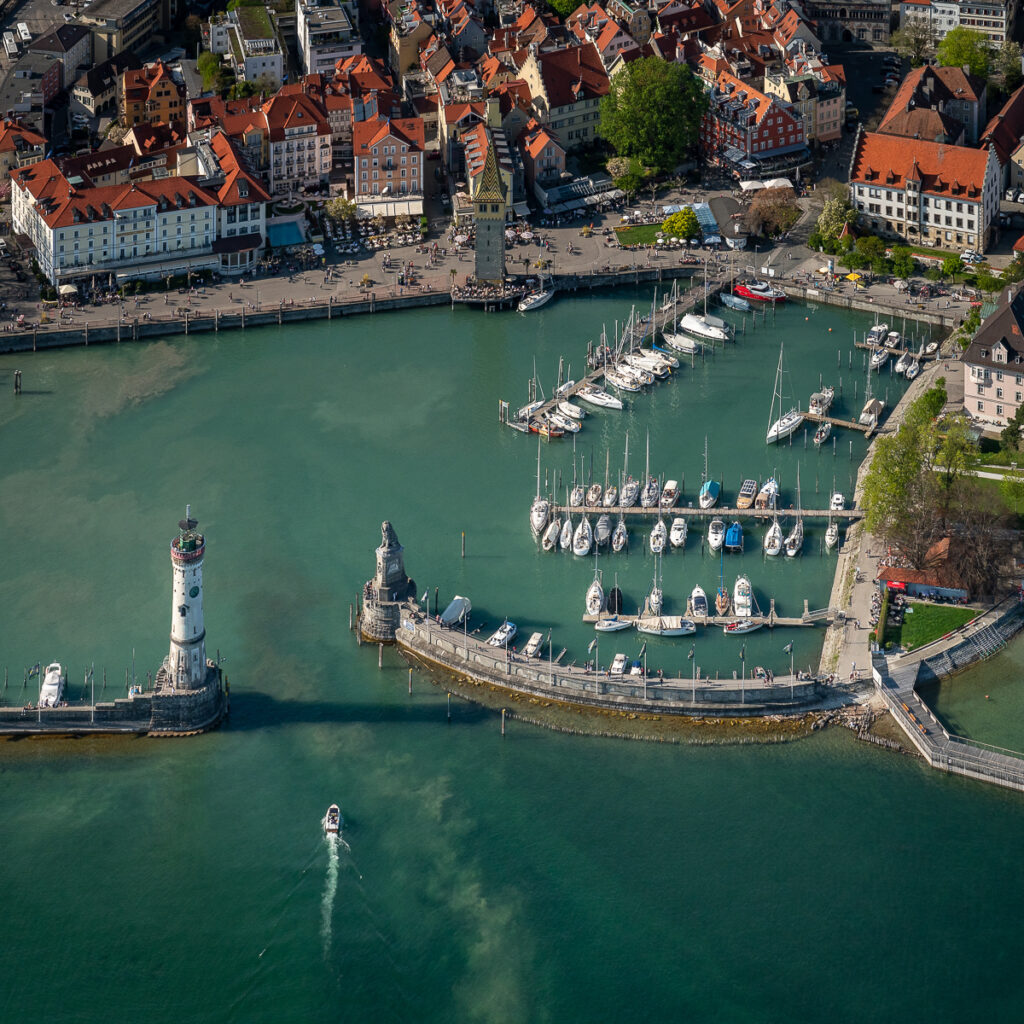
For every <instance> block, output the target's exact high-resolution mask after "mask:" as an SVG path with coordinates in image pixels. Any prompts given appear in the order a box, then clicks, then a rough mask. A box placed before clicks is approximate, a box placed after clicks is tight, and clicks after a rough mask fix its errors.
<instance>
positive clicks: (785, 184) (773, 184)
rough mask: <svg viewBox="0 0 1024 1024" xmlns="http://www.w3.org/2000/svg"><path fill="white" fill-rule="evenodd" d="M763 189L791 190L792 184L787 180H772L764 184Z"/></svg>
mask: <svg viewBox="0 0 1024 1024" xmlns="http://www.w3.org/2000/svg"><path fill="white" fill-rule="evenodd" d="M764 187H765V188H792V187H793V182H791V181H790V180H789V178H772V180H771V181H766V182H765V183H764Z"/></svg>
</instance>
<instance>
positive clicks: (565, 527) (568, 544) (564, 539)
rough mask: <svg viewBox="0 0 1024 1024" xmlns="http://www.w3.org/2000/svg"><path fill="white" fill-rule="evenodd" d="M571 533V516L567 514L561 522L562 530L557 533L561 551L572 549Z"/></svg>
mask: <svg viewBox="0 0 1024 1024" xmlns="http://www.w3.org/2000/svg"><path fill="white" fill-rule="evenodd" d="M567 497H568V495H567ZM572 535H573V527H572V516H571V515H567V516H566V517H565V522H564V523H562V531H561V533H560V534H559V535H558V546H559V547H560V548H561V549H562V550H563V551H570V550H572Z"/></svg>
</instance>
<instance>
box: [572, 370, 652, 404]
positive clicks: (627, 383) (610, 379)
mask: <svg viewBox="0 0 1024 1024" xmlns="http://www.w3.org/2000/svg"><path fill="white" fill-rule="evenodd" d="M604 379H605V382H606V383H608V384H611V386H612V387H613V388H617V389H618V390H619V391H629V392H636V391H639V390H640V382H639V381H638V380H637V379H636V378H635V377H628V376H626V374H625V373H623V372H622V370H620V369H619V368H618V367H615V366H609V367H608V369H607V370H605V371H604ZM577 397H578V398H583V392H582V391H579V392H577Z"/></svg>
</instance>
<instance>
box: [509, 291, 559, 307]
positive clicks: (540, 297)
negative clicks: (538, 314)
mask: <svg viewBox="0 0 1024 1024" xmlns="http://www.w3.org/2000/svg"><path fill="white" fill-rule="evenodd" d="M554 297H555V289H554V288H551V287H547V288H542V289H541V290H540V291H537V292H530V294H529V295H524V296H523V298H522V299H520V301H519V305H518V306H517V307H516V308H517V309H518V310H519V312H520V313H529V312H530V311H531V310H534V309H540V307H541V306H545V305H547V304H548V303H549V302H550V301H551V300H552V299H553V298H554Z"/></svg>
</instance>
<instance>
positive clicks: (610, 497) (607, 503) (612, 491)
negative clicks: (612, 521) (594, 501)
mask: <svg viewBox="0 0 1024 1024" xmlns="http://www.w3.org/2000/svg"><path fill="white" fill-rule="evenodd" d="M610 458H611V453H610V452H609V451H608V450H607V449H606V450H605V453H604V497H603V498H602V499H601V504H602V505H604V507H605V508H615V504H616V502H617V501H618V500H619V488H618V486H617V485H615V484H609V483H608V461H609V459H610Z"/></svg>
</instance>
